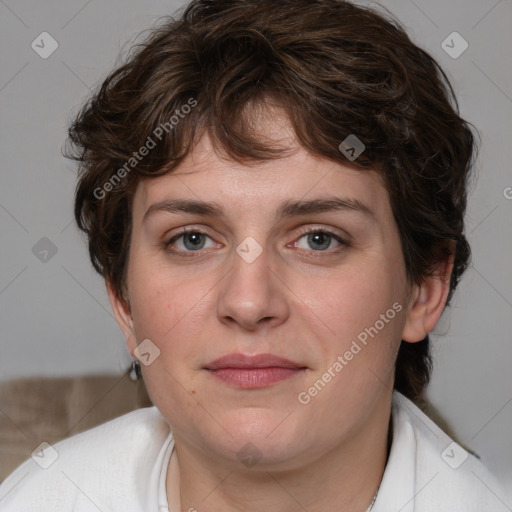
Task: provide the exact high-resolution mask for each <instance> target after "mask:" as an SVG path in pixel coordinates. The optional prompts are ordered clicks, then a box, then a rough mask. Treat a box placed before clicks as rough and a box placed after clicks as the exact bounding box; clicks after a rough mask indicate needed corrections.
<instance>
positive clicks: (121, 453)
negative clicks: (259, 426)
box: [0, 391, 512, 512]
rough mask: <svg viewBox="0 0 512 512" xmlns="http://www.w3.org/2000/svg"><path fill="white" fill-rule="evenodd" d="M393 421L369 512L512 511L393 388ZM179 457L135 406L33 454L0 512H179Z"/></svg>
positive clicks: (165, 432)
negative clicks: (105, 421)
mask: <svg viewBox="0 0 512 512" xmlns="http://www.w3.org/2000/svg"><path fill="white" fill-rule="evenodd" d="M392 419H393V442H392V445H391V450H390V454H389V459H388V462H387V465H386V469H385V471H384V475H383V479H382V482H381V485H380V489H379V492H378V495H377V500H376V501H375V504H374V506H373V508H372V512H444V511H446V512H510V511H511V510H512V492H511V490H512V484H511V485H510V487H511V489H507V490H506V491H505V489H503V488H500V485H499V484H498V482H497V480H496V479H494V478H493V477H492V475H491V474H490V473H489V472H488V471H487V470H486V469H485V467H484V466H483V465H482V464H481V463H480V461H479V460H478V459H477V458H475V457H474V456H473V455H471V454H468V453H467V452H466V451H465V450H464V449H463V448H462V447H461V446H459V445H458V444H456V443H454V442H453V441H452V440H451V439H450V437H449V436H447V435H446V434H445V433H444V432H443V431H442V430H441V429H440V428H439V427H438V426H437V425H436V424H435V423H433V422H432V421H431V420H430V419H429V418H428V417H427V416H426V415H425V414H424V413H423V412H422V411H421V410H420V409H418V407H416V406H415V405H414V404H413V403H412V402H411V401H410V400H408V399H407V398H405V397H404V396H403V395H401V394H400V393H398V392H396V391H395V392H394V395H393V407H392ZM175 453H176V452H175V450H174V441H173V438H172V433H171V431H170V428H169V425H168V423H167V422H166V421H165V419H164V418H163V416H162V415H161V414H160V412H159V411H158V409H157V408H156V407H148V408H145V409H138V410H136V411H133V412H130V413H128V414H125V415H124V416H121V417H119V418H116V419H114V420H112V421H109V422H107V423H104V424H102V425H100V426H98V427H95V428H93V429H90V430H88V431H86V432H82V433H80V434H77V435H75V436H72V437H70V438H68V439H65V440H63V441H60V442H58V443H56V444H55V445H54V446H53V447H49V448H46V449H45V450H43V451H42V452H39V453H38V454H34V456H33V457H32V458H30V459H28V460H27V461H25V462H24V463H23V464H22V465H21V466H19V467H18V468H17V469H16V470H15V471H14V472H13V473H12V474H11V475H9V477H8V478H7V479H6V480H5V481H4V482H3V483H2V484H1V485H0V511H2V512H41V511H49V512H50V511H51V512H98V511H101V512H118V511H119V512H167V511H169V512H179V510H178V508H179V496H178V493H179V469H178V466H177V461H176V457H175ZM169 462H170V464H169ZM167 471H170V472H171V474H170V475H169V481H170V482H171V487H170V489H169V495H170V496H171V498H172V503H168V502H167V491H166V481H167Z"/></svg>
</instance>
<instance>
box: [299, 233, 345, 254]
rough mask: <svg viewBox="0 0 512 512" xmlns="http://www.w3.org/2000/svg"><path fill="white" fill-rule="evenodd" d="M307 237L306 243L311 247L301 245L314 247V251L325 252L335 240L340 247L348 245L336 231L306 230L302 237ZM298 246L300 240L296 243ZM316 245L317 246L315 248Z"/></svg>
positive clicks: (308, 248)
mask: <svg viewBox="0 0 512 512" xmlns="http://www.w3.org/2000/svg"><path fill="white" fill-rule="evenodd" d="M302 238H305V239H306V243H307V244H308V245H309V247H300V248H301V249H305V250H310V248H312V247H313V252H323V251H326V250H327V249H329V247H330V246H331V243H332V242H333V241H335V242H337V243H338V246H337V247H339V246H340V245H348V244H347V243H346V242H345V241H344V240H343V239H341V238H340V237H339V236H337V235H335V234H334V233H331V232H330V231H325V230H323V229H314V230H310V231H306V232H305V233H304V234H303V235H302V236H301V237H300V238H299V240H301V239H302ZM295 245H296V246H298V242H296V244H295ZM315 246H316V248H315Z"/></svg>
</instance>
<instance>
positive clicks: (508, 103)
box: [0, 0, 512, 506]
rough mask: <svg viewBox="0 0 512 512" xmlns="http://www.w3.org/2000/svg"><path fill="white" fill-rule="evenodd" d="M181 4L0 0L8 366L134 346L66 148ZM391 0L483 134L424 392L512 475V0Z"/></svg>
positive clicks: (120, 354)
mask: <svg viewBox="0 0 512 512" xmlns="http://www.w3.org/2000/svg"><path fill="white" fill-rule="evenodd" d="M183 4H184V2H181V1H163V0H158V1H157V0H152V1H149V2H142V1H136V0H130V1H126V0H125V1H121V0H111V1H108V2H105V1H103V2H101V1H99V0H89V1H83V0H80V1H78V0H73V1H68V2H62V1H56V0H53V1H45V2H42V1H36V0H26V1H23V0H18V1H14V0H5V1H0V13H1V22H0V49H1V57H2V64H1V75H0V109H1V117H0V150H1V152H0V155H1V166H2V167H1V173H2V174H1V180H2V181H1V189H0V229H1V244H0V258H1V268H0V308H1V309H0V326H1V341H0V380H8V379H12V378H15V377H25V376H68V375H78V374H84V373H94V374H101V373H121V372H122V371H124V370H125V369H126V368H127V366H128V364H129V362H130V360H131V359H130V357H129V354H128V352H127V350H126V348H125V346H124V339H123V337H122V334H121V331H120V330H119V328H118V326H117V324H116V323H115V321H114V318H113V316H112V313H111V311H110V306H109V303H108V299H107V295H106V292H105V289H104V285H103V282H102V281H101V279H100V278H99V276H97V275H96V274H95V273H94V272H93V270H92V267H91V265H90V262H89V260H88V254H87V251H86V246H85V242H84V240H83V239H82V238H81V236H80V235H79V233H78V230H77V228H76V227H75V225H74V222H73V215H72V205H73V192H74V186H75V179H76V172H75V168H74V165H73V163H72V162H71V161H67V160H65V159H64V158H63V157H62V156H61V149H62V145H63V142H64V140H65V138H66V127H67V124H68V122H69V120H70V119H71V118H72V116H73V114H74V113H76V111H77V109H78V107H79V106H80V105H81V104H82V101H83V100H84V99H85V98H86V97H87V96H88V95H89V93H90V89H92V88H93V87H94V86H95V85H96V84H98V83H99V82H100V81H101V80H102V79H103V78H104V77H105V76H106V74H107V73H108V71H110V69H111V68H112V67H113V66H114V65H115V63H116V62H117V61H118V55H119V53H120V51H121V49H122V47H123V45H124V44H125V43H127V42H128V41H133V39H134V37H135V36H136V35H137V34H138V33H139V32H140V31H141V30H143V29H146V28H149V27H150V26H151V25H152V24H153V23H154V22H156V20H157V19H158V17H160V16H162V15H165V14H170V13H172V12H173V11H174V10H175V9H176V8H177V7H179V6H181V5H183ZM384 4H385V5H386V6H387V7H388V8H389V9H390V10H391V11H392V12H394V13H395V14H396V15H397V16H398V18H399V19H400V20H401V21H402V22H403V23H404V24H405V25H406V27H407V28H408V31H409V33H410V35H411V37H412V38H413V39H414V40H415V42H416V43H417V44H419V45H421V46H423V47H425V48H426V49H427V50H428V51H429V52H430V53H431V54H433V56H434V57H436V58H437V59H438V61H439V62H440V64H441V65H442V66H443V68H444V69H445V70H446V71H447V73H448V75H449V76H450V77H451V79H452V81H453V84H454V86H455V89H456V92H457V94H458V98H459V101H460V106H461V112H462V115H463V117H465V118H466V119H468V120H470V121H471V122H473V123H474V124H475V125H476V126H477V127H478V129H479V132H480V134H481V137H482V145H481V149H480V157H479V160H478V162H477V165H476V174H477V178H478V180H477V181H476V182H475V183H474V184H473V186H472V190H471V196H470V201H469V210H468V215H467V232H468V237H469V240H470V243H471V245H472V249H473V265H472V267H471V268H470V269H468V271H467V273H466V274H465V277H464V279H463V281H462V283H461V284H460V287H459V289H458V291H457V293H456V295H455V296H454V299H453V303H452V307H451V309H450V310H448V311H446V312H445V315H443V318H442V321H441V322H440V324H439V325H438V327H437V328H436V330H435V331H434V332H435V335H434V336H433V340H434V347H433V350H434V356H435V362H436V364H435V372H434V376H433V380H432V384H431V386H430V388H429V397H430V399H431V400H432V402H433V404H434V405H435V406H436V407H437V408H438V410H439V411H440V412H441V414H442V415H443V416H444V418H445V419H446V420H447V422H448V424H449V426H450V427H451V428H452V429H453V431H454V432H455V433H456V434H457V436H458V439H459V441H461V442H463V443H465V444H466V445H468V446H469V447H470V448H472V449H473V450H475V451H476V452H478V453H479V454H480V455H481V456H482V458H483V459H484V460H485V462H486V464H487V465H488V466H489V467H490V468H491V470H493V471H494V472H496V473H498V475H499V476H500V477H501V478H503V479H504V480H505V479H507V478H512V463H511V461H512V436H511V433H510V432H511V430H512V428H511V427H512V372H511V371H510V366H511V362H512V343H511V341H512V273H511V272H510V261H511V258H510V255H511V254H512V241H511V240H512V237H511V234H512V231H511V228H510V225H511V223H510V219H511V214H512V188H508V187H512V173H511V171H510V166H511V161H512V151H511V143H510V134H511V132H512V130H511V124H512V121H511V120H512V115H511V114H512V72H511V70H512V65H511V64H512V63H511V60H512V59H511V57H510V55H511V47H512V45H511V35H510V34H511V31H510V27H511V26H512V3H511V2H510V0H500V1H497V0H478V1H477V0H472V1H468V0H456V1H450V2H444V1H442V0H435V1H432V0H430V1H427V0H415V1H413V0H391V1H389V2H384ZM44 31H46V32H48V33H50V34H51V36H52V37H53V38H54V39H55V40H56V41H57V42H58V45H59V46H58V49H57V50H56V51H55V52H54V53H53V54H52V55H51V56H50V57H48V58H47V59H42V58H41V57H40V56H39V55H38V54H37V53H36V52H35V51H34V50H33V49H32V48H31V43H32V41H34V40H35V39H36V38H37V36H39V34H41V33H42V32H44ZM453 31H457V32H459V33H460V34H461V35H462V37H463V38H464V39H465V40H466V41H467V42H468V44H469V47H468V49H467V50H466V51H465V52H464V53H463V54H462V55H460V56H459V57H458V58H456V59H454V58H452V57H450V56H449V55H448V54H447V53H446V52H445V51H444V49H443V48H442V47H441V43H442V42H443V41H444V40H445V39H446V38H447V36H448V35H449V34H451V33H452V32H453ZM450 44H451V43H450ZM457 44H458V43H457ZM456 49H457V48H456ZM507 196H508V198H507ZM43 237H47V238H48V239H49V240H51V242H52V244H54V246H55V247H56V249H57V252H56V254H54V255H53V256H52V253H51V252H49V253H48V254H47V255H46V260H47V261H40V258H43V259H44V254H43V253H41V252H39V253H38V251H37V250H34V251H35V252H36V253H38V254H39V258H38V257H36V255H35V254H34V252H33V247H34V246H35V245H36V243H38V241H39V240H40V239H41V238H43ZM39 243H40V244H43V245H44V244H45V243H46V244H48V242H44V241H43V242H39ZM36 247H39V246H36ZM0 413H1V410H0ZM509 506H510V504H509Z"/></svg>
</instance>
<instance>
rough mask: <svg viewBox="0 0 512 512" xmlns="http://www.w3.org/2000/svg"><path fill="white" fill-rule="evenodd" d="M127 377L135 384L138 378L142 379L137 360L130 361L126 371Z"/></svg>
mask: <svg viewBox="0 0 512 512" xmlns="http://www.w3.org/2000/svg"><path fill="white" fill-rule="evenodd" d="M128 375H129V376H130V379H131V380H133V381H134V382H136V381H137V380H139V379H140V378H142V372H141V371H140V362H139V361H138V360H137V359H134V360H133V361H132V365H131V367H130V369H129V371H128Z"/></svg>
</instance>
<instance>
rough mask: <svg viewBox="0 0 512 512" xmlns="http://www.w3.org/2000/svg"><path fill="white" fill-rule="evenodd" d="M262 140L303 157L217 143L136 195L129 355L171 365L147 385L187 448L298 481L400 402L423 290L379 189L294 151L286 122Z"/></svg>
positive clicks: (365, 175) (205, 142)
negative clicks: (415, 305) (412, 281)
mask: <svg viewBox="0 0 512 512" xmlns="http://www.w3.org/2000/svg"><path fill="white" fill-rule="evenodd" d="M262 128H263V129H264V133H266V134H272V133H274V134H276V133H279V134H280V137H281V141H285V142H286V144H287V145H288V146H289V147H292V148H293V149H294V150H293V152H291V153H290V154H289V155H288V156H286V157H283V158H280V159H278V160H274V161H266V162H263V163H258V164H257V165H252V166H245V165H242V164H238V163H235V162H233V161H230V160H228V159H226V158H225V157H222V156H221V155H218V154H216V152H215V151H214V150H213V149H212V146H211V143H210V140H209V139H208V137H207V136H206V135H205V136H204V137H203V138H202V139H201V141H200V142H199V144H198V145H197V146H196V147H195V149H194V151H193V152H192V153H191V154H190V155H189V156H188V157H187V159H186V160H185V161H184V162H183V163H182V164H181V165H180V167H179V168H178V169H177V170H175V171H174V172H173V173H172V174H167V175H164V176H161V177H158V178H154V179H149V180H146V181H143V182H141V184H140V185H139V186H138V189H137V191H136V194H135V197H134V203H133V233H132V240H131V249H130V254H129V264H128V273H127V276H128V277H127V288H128V295H129V310H126V317H125V322H124V324H123V322H121V324H122V327H123V329H124V331H125V334H126V337H127V341H128V347H129V349H130V351H131V352H132V353H133V352H134V350H135V348H136V347H137V344H140V343H141V342H142V341H143V340H146V339H147V340H150V342H151V344H150V345H149V347H150V350H149V352H148V353H151V354H152V355H150V356H145V358H146V359H147V361H149V360H152V359H153V357H154V355H155V354H157V353H158V351H159V355H158V357H156V358H155V359H154V361H152V362H151V364H148V365H145V364H142V370H143V375H144V380H145V382H146V385H147V388H148V391H149V393H150V396H151V398H152V400H153V403H154V404H155V405H156V406H157V407H158V409H159V410H160V411H161V412H162V414H163V415H164V416H165V418H166V419H167V420H168V422H169V423H170V425H171V426H172V428H173V432H174V434H175V438H176V439H180V440H181V441H182V442H183V443H186V444H187V445H189V446H190V447H193V448H194V449H195V450H197V451H198V453H202V454H205V455H206V456H209V457H215V458H220V459H223V460H225V461H232V462H234V463H235V462H237V461H238V459H239V457H240V453H239V452H240V450H241V449H243V447H244V446H245V445H246V444H247V443H248V442H250V443H252V445H250V446H251V448H247V447H246V448H244V449H245V450H249V451H250V450H254V451H255V452H256V453H257V456H258V457H261V459H260V461H261V462H262V463H268V464H270V465H272V464H274V465H275V464H283V465H286V464H288V465H289V467H293V465H294V464H299V463H302V462H304V461H307V460H313V459H314V458H315V457H318V456H319V455H320V454H322V453H326V452H328V451H329V450H331V449H332V448H333V447H334V446H337V445H339V444H340V443H344V442H349V441H350V439H351V438H353V437H354V436H357V433H358V432H360V431H361V430H363V429H365V428H366V426H367V425H366V424H367V422H369V421H370V418H371V417H372V411H373V410H375V408H376V407H378V404H379V403H380V401H381V400H384V398H385V399H386V400H388V399H389V396H390V392H391V391H390V390H391V389H392V387H393V371H392V369H393V367H394V361H395V357H396V353H397V350H398V347H399V344H400V340H401V336H402V334H403V331H404V327H405V325H406V322H407V316H406V313H407V310H408V300H409V297H410V291H411V290H410V289H409V286H408V283H407V280H406V274H405V267H404V261H403V256H402V252H401V245H400V238H399V233H398V230H397V226H396V223H395V221H394V219H393V215H392V211H391V207H390V203H389V198H388V194H387V192H386V189H385V187H384V185H383V184H382V182H381V180H380V178H379V176H378V175H377V174H376V173H375V172H372V171H360V170H355V169H353V168H349V167H348V166H345V165H341V164H338V163H334V162H332V161H329V160H326V159H322V158H317V157H314V156H312V155H311V154H309V153H307V152H306V151H305V150H304V149H301V148H299V147H298V146H296V145H294V144H295V141H294V138H293V135H292V133H291V128H290V126H289V125H288V124H287V121H286V120H285V118H284V117H281V118H276V116H274V117H273V118H271V119H267V120H264V121H262ZM283 134H284V138H283ZM177 200H180V201H183V202H182V203H181V207H183V206H185V207H184V208H182V209H181V207H180V205H177V203H176V201H177ZM186 201H194V202H198V203H212V204H213V203H214V205H215V206H216V207H218V208H219V210H220V212H213V211H208V210H206V209H205V208H197V205H196V208H195V209H194V208H187V207H186V203H185V202H186ZM313 201H314V202H313ZM319 204H321V205H323V207H320V208H319V207H318V205H319ZM283 205H285V206H286V205H287V206H288V208H287V209H283ZM203 206H204V205H203ZM315 206H316V209H315V208H314V207H315ZM335 206H336V207H335ZM185 210H186V211H185ZM203 210H204V211H203ZM185 231H186V232H185ZM146 343H148V342H146ZM146 352H147V351H146ZM233 354H238V355H241V356H240V357H238V358H236V357H235V358H234V359H232V360H231V361H227V362H226V361H225V364H224V365H223V364H222V362H221V363H214V362H215V361H216V360H218V359H219V358H221V357H223V356H230V355H233ZM269 355H271V356H276V357H278V358H284V359H286V360H287V361H288V362H287V363H284V362H283V361H280V360H272V359H271V358H269ZM242 356H258V357H257V358H255V359H251V358H250V357H245V358H244V357H242ZM142 362H143V363H144V358H143V359H142ZM256 367H258V368H256ZM242 453H243V450H242ZM253 455H255V454H253Z"/></svg>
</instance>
